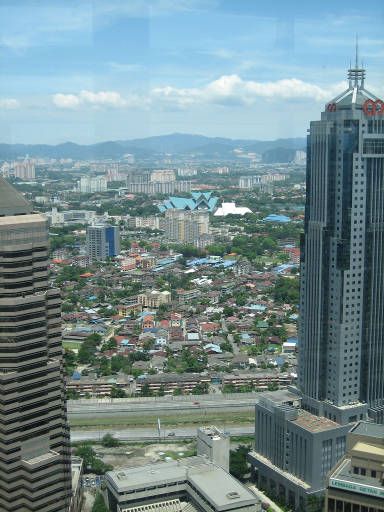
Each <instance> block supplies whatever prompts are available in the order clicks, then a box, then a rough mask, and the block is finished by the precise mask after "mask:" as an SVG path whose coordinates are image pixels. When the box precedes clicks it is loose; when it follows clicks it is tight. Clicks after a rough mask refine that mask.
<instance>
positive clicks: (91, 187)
mask: <svg viewBox="0 0 384 512" xmlns="http://www.w3.org/2000/svg"><path fill="white" fill-rule="evenodd" d="M77 190H78V192H80V193H81V194H93V193H95V192H105V191H106V190H107V179H106V178H105V176H82V177H81V178H80V181H79V182H78V183H77Z"/></svg>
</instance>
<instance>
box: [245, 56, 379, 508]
mask: <svg viewBox="0 0 384 512" xmlns="http://www.w3.org/2000/svg"><path fill="white" fill-rule="evenodd" d="M348 76H349V87H348V89H347V90H346V91H344V92H343V93H341V94H340V95H339V96H337V97H336V98H334V99H333V100H332V101H330V102H329V103H328V104H327V105H326V106H325V109H324V111H323V112H322V114H321V120H320V121H313V122H311V126H310V133H309V136H308V143H307V199H306V209H305V226H304V235H303V236H302V240H301V248H300V264H301V290H300V327H299V348H298V352H299V364H298V389H297V392H298V396H299V397H300V406H299V407H293V408H292V407H291V406H290V404H284V403H275V404H273V405H270V406H265V404H262V403H260V404H258V405H257V406H256V445H255V452H254V453H253V454H252V456H251V457H250V459H251V463H252V466H253V468H254V471H255V475H256V478H257V479H258V481H259V482H262V484H263V485H264V484H265V485H267V487H268V488H269V489H270V490H271V486H272V485H274V486H276V488H277V489H278V491H277V492H278V494H279V495H281V496H283V495H284V499H285V500H286V501H288V502H289V503H290V504H291V506H292V507H293V508H295V509H296V510H306V508H305V507H306V506H308V504H309V500H311V499H312V498H315V497H316V496H318V497H319V496H321V495H323V494H324V491H325V486H326V474H327V471H329V470H330V468H331V467H332V466H333V465H334V464H335V463H336V462H337V461H339V460H340V459H341V457H342V456H343V455H344V452H345V446H346V435H347V432H348V431H349V430H350V429H351V428H352V427H353V426H354V425H355V424H356V422H357V421H359V420H363V419H364V418H366V417H367V414H369V415H370V416H371V418H372V419H373V420H374V421H377V422H383V408H384V337H383V330H382V326H383V323H384V265H383V254H384V236H383V235H384V207H383V206H384V186H383V176H384V102H383V101H381V100H380V99H378V98H376V97H375V96H374V95H373V94H371V93H370V92H368V91H367V90H366V89H365V85H364V79H365V72H364V70H363V69H361V68H359V67H358V65H357V63H356V65H355V67H354V68H353V69H350V70H349V75H348ZM262 418H264V419H262ZM303 418H307V419H306V421H305V424H303V423H302V422H303ZM311 425H312V426H315V428H314V427H311ZM316 425H317V426H316ZM323 426H325V429H324V428H323ZM277 429H280V431H281V433H282V441H281V442H280V444H279V441H278V439H275V441H274V442H267V441H266V440H267V438H268V436H269V435H271V434H270V433H271V432H276V431H277ZM295 451H296V453H297V454H300V456H295V455H294V453H295ZM303 457H304V458H303ZM319 507H320V505H319ZM318 510H320V508H318Z"/></svg>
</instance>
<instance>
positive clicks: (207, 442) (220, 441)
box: [196, 425, 230, 473]
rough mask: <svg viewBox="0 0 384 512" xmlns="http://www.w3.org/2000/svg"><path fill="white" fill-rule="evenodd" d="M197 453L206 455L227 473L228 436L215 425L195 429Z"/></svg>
mask: <svg viewBox="0 0 384 512" xmlns="http://www.w3.org/2000/svg"><path fill="white" fill-rule="evenodd" d="M196 449H197V455H202V456H205V457H207V459H208V460H210V461H211V462H213V463H214V464H217V465H218V466H220V467H221V468H223V469H225V471H227V473H229V451H230V436H229V434H226V433H224V432H223V431H222V430H219V429H218V428H217V427H215V426H213V425H212V426H209V427H199V428H198V429H197V448H196Z"/></svg>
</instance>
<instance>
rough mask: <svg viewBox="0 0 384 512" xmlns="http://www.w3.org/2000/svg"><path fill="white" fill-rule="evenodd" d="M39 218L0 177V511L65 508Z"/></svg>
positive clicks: (67, 490)
mask: <svg viewBox="0 0 384 512" xmlns="http://www.w3.org/2000/svg"><path fill="white" fill-rule="evenodd" d="M48 263H49V260H48V226H47V220H46V218H45V217H44V216H42V215H40V214H37V213H33V210H32V206H31V205H30V204H29V203H28V202H27V201H26V200H25V199H24V198H23V196H22V195H21V194H19V193H18V192H16V191H15V190H14V189H13V188H12V187H11V186H10V185H9V184H8V183H7V182H6V181H5V180H4V179H3V178H0V395H1V400H0V432H1V436H0V510H1V511H3V512H37V511H39V512H67V511H68V508H69V504H70V496H71V461H70V449H69V429H68V423H67V416H66V404H65V389H64V369H63V360H62V348H61V308H60V290H57V289H55V288H51V287H50V285H49V281H48Z"/></svg>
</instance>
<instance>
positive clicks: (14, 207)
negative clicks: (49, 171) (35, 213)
mask: <svg viewBox="0 0 384 512" xmlns="http://www.w3.org/2000/svg"><path fill="white" fill-rule="evenodd" d="M32 210H33V209H32V205H31V204H30V203H29V202H28V201H27V200H26V199H24V197H23V196H22V195H21V194H20V192H18V191H17V190H15V189H14V188H13V187H12V186H11V185H10V184H9V183H8V181H6V180H5V179H4V178H3V177H1V176H0V215H25V214H27V213H32Z"/></svg>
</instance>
